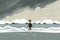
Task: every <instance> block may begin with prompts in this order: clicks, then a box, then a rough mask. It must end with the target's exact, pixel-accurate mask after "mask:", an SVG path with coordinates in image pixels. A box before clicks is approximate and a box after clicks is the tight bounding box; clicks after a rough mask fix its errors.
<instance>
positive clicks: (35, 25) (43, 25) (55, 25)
mask: <svg viewBox="0 0 60 40" xmlns="http://www.w3.org/2000/svg"><path fill="white" fill-rule="evenodd" d="M8 25H9V26H12V27H16V28H20V27H28V24H0V27H5V26H8ZM32 25H33V26H32V27H33V28H35V27H38V28H49V27H60V24H32Z"/></svg>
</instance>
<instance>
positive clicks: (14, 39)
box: [0, 32, 60, 40]
mask: <svg viewBox="0 0 60 40" xmlns="http://www.w3.org/2000/svg"><path fill="white" fill-rule="evenodd" d="M0 40H60V34H59V33H38V32H37V33H35V32H21V33H0Z"/></svg>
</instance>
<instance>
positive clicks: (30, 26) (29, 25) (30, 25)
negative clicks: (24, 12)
mask: <svg viewBox="0 0 60 40" xmlns="http://www.w3.org/2000/svg"><path fill="white" fill-rule="evenodd" d="M28 21H29V23H28V27H29V29H28V30H31V28H32V23H31V19H29V20H28Z"/></svg>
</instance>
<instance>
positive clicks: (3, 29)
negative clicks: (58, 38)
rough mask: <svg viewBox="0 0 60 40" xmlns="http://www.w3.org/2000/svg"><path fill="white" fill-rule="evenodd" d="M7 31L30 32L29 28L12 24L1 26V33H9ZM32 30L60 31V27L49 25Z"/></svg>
mask: <svg viewBox="0 0 60 40" xmlns="http://www.w3.org/2000/svg"><path fill="white" fill-rule="evenodd" d="M7 32H29V30H28V28H26V27H21V28H16V27H11V26H9V25H8V26H5V27H0V33H7ZM30 32H44V33H60V27H49V28H38V27H35V28H32V30H31V31H30Z"/></svg>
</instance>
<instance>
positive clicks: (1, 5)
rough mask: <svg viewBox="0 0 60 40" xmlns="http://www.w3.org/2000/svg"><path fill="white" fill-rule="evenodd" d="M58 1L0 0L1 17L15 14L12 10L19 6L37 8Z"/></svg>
mask: <svg viewBox="0 0 60 40" xmlns="http://www.w3.org/2000/svg"><path fill="white" fill-rule="evenodd" d="M56 1H57V0H0V19H3V18H5V17H6V16H11V15H13V13H12V12H15V10H16V9H17V10H18V8H20V9H22V8H25V7H29V8H31V9H35V8H36V7H40V8H41V9H42V8H44V7H46V6H47V5H49V4H52V3H53V2H56Z"/></svg>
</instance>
